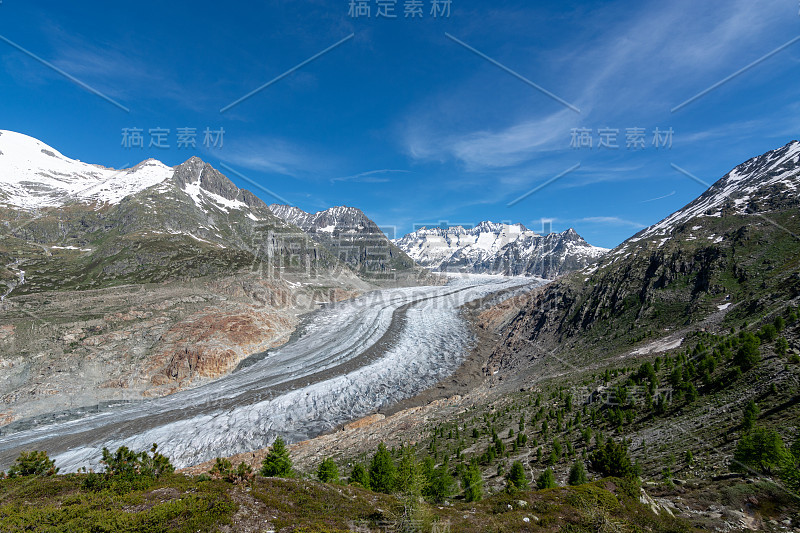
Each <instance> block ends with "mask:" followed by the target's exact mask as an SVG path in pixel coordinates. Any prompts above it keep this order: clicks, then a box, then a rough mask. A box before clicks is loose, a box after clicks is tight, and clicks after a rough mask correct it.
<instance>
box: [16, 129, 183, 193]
mask: <svg viewBox="0 0 800 533" xmlns="http://www.w3.org/2000/svg"><path fill="white" fill-rule="evenodd" d="M172 174H173V169H172V168H171V167H168V166H166V165H164V164H163V163H161V162H159V161H156V160H155V159H148V160H146V161H143V162H141V163H139V164H138V165H136V166H135V167H132V168H129V169H122V170H116V169H113V168H106V167H103V166H100V165H90V164H88V163H83V162H82V161H79V160H77V159H70V158H69V157H66V156H64V155H63V154H61V153H60V152H59V151H58V150H56V149H54V148H52V147H50V146H48V145H47V144H45V143H43V142H41V141H39V140H37V139H34V138H33V137H29V136H27V135H24V134H22V133H16V132H13V131H7V130H0V204H7V205H9V206H11V207H15V208H22V209H36V208H41V207H56V206H61V205H65V204H67V203H69V202H74V201H77V202H84V203H97V204H106V203H110V204H115V203H118V202H119V201H121V200H122V199H123V198H125V197H126V196H129V195H131V194H135V193H137V192H139V191H141V190H144V189H146V188H148V187H151V186H153V185H156V184H158V183H161V182H163V181H165V180H167V179H169V178H170V177H171V176H172Z"/></svg>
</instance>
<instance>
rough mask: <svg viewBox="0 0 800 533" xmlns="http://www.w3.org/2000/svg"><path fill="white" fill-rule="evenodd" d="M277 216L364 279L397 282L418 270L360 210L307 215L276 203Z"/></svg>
mask: <svg viewBox="0 0 800 533" xmlns="http://www.w3.org/2000/svg"><path fill="white" fill-rule="evenodd" d="M270 209H271V210H272V212H273V213H275V215H276V216H278V217H279V218H281V219H283V220H285V221H286V222H288V223H290V224H293V225H295V226H297V227H299V228H301V229H302V230H303V231H305V232H306V233H307V234H308V235H309V236H310V237H311V238H312V239H313V240H314V242H316V243H317V244H319V245H321V246H324V247H325V248H327V249H329V250H330V251H331V252H332V253H333V254H334V255H335V256H336V257H337V258H338V259H339V260H340V261H342V262H344V263H345V264H347V265H349V266H350V267H351V268H353V269H354V270H355V271H356V272H358V273H359V274H361V275H362V276H367V277H369V278H371V279H393V278H394V277H396V276H397V274H398V273H404V272H405V273H407V272H409V271H413V270H414V266H415V264H414V261H413V260H412V259H411V258H409V257H408V256H407V255H406V254H405V253H404V252H403V251H402V250H401V249H399V248H398V247H397V246H395V244H394V243H392V242H391V241H390V240H389V238H388V237H387V236H386V234H385V233H384V232H383V231H382V230H381V229H380V228H379V227H378V225H377V224H375V222H373V221H372V220H370V219H369V218H368V217H367V216H366V215H365V214H364V213H363V212H362V211H361V210H360V209H356V208H354V207H332V208H330V209H326V210H324V211H319V212H317V213H306V212H305V211H303V210H302V209H299V208H297V207H293V206H288V205H278V204H273V205H271V206H270Z"/></svg>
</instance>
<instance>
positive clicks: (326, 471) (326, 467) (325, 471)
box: [317, 457, 339, 483]
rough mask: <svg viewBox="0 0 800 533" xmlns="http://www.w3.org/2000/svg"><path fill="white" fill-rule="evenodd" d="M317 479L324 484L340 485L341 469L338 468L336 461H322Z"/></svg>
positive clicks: (329, 459)
mask: <svg viewBox="0 0 800 533" xmlns="http://www.w3.org/2000/svg"><path fill="white" fill-rule="evenodd" d="M317 479H319V480H320V481H322V482H323V483H338V482H339V467H338V466H336V461H334V460H333V459H332V458H330V457H328V458H326V459H325V460H324V461H322V462H321V463H320V465H319V468H318V469H317Z"/></svg>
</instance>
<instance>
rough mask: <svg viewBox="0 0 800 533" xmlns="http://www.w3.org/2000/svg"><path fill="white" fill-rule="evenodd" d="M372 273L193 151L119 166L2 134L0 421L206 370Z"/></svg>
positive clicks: (174, 382)
mask: <svg viewBox="0 0 800 533" xmlns="http://www.w3.org/2000/svg"><path fill="white" fill-rule="evenodd" d="M368 287H369V285H368V284H367V283H365V282H363V281H362V280H360V279H359V278H358V277H357V276H356V275H355V273H354V272H353V271H352V270H351V269H350V268H349V267H348V266H347V265H345V264H343V263H342V262H340V261H338V260H337V259H336V257H335V256H334V255H333V254H332V253H331V252H330V251H329V250H328V249H327V248H325V247H324V246H321V245H320V244H318V243H317V242H315V241H314V240H313V239H311V238H310V237H309V236H308V235H307V234H306V233H304V232H303V231H302V230H300V229H299V228H297V227H296V226H294V225H292V224H289V223H287V222H285V221H284V220H282V219H281V218H278V217H276V216H275V215H274V214H273V213H272V212H271V211H270V209H269V208H268V207H267V205H266V204H265V203H264V202H262V201H261V200H259V199H258V198H257V197H256V196H254V195H253V194H252V193H250V192H248V191H246V190H242V189H239V188H237V187H236V186H235V185H234V184H233V183H232V182H231V181H230V180H228V179H227V178H226V177H225V176H223V175H222V174H221V173H219V172H218V171H217V170H215V169H214V168H213V167H211V166H210V165H208V164H207V163H204V162H203V161H202V160H200V159H198V158H191V159H189V160H188V161H186V162H184V163H183V164H181V165H178V166H176V167H174V168H173V167H167V166H166V165H164V164H162V163H160V162H158V161H155V160H148V161H144V162H142V163H140V164H139V165H137V166H135V167H133V168H131V169H123V170H115V169H108V168H104V167H100V166H97V165H89V164H86V163H82V162H80V161H76V160H73V159H70V158H68V157H66V156H64V155H62V154H60V153H59V152H58V151H57V150H55V149H54V148H51V147H49V146H47V145H45V144H44V143H42V142H40V141H37V140H36V139H32V138H31V137H28V136H25V135H22V134H19V133H14V132H9V131H2V132H0V368H3V373H2V375H1V376H0V398H2V400H0V403H2V405H3V406H4V407H3V410H2V411H0V423H3V422H8V421H12V420H14V419H17V418H20V417H22V416H29V415H34V414H38V413H43V412H52V411H58V410H62V409H69V408H77V407H81V406H87V405H95V404H97V403H98V402H103V401H112V400H114V401H115V400H119V399H137V398H142V397H146V396H152V395H161V394H167V393H169V392H173V391H175V390H177V389H179V388H185V387H190V386H193V385H195V384H198V383H201V382H203V381H206V380H208V379H213V378H214V377H218V376H220V375H223V374H225V373H227V372H230V371H231V370H233V369H234V368H235V367H236V365H237V364H238V363H239V362H240V361H241V360H242V359H243V358H245V357H247V356H248V355H251V354H253V353H255V352H258V351H262V350H264V349H266V348H268V347H271V346H274V345H276V344H280V343H282V342H285V340H287V339H288V335H289V334H290V333H291V331H293V329H294V328H295V327H296V326H297V324H298V322H299V319H298V318H297V316H298V313H301V312H305V311H308V310H311V309H314V308H315V307H316V305H317V304H318V303H319V302H325V301H333V300H339V299H343V298H348V297H351V296H353V295H355V294H358V293H360V292H361V291H363V290H365V289H366V288H368Z"/></svg>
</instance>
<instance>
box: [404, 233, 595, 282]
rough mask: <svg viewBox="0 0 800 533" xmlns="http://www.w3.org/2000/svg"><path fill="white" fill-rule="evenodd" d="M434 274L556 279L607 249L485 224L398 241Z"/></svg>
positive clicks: (569, 236) (574, 237)
mask: <svg viewBox="0 0 800 533" xmlns="http://www.w3.org/2000/svg"><path fill="white" fill-rule="evenodd" d="M394 242H395V243H396V244H397V245H398V247H400V249H402V250H403V251H405V252H406V253H407V254H408V255H409V256H410V257H411V258H413V259H414V260H415V261H416V262H417V263H418V264H420V265H422V266H425V267H427V268H430V269H432V270H434V271H448V272H454V271H455V272H473V273H489V274H506V275H514V276H520V275H526V276H538V277H542V278H555V277H557V276H559V275H561V274H563V273H565V272H571V271H573V270H577V269H580V268H583V267H584V266H586V265H588V264H591V263H594V262H595V261H596V260H597V258H599V257H600V256H601V255H602V254H603V253H605V252H606V251H607V250H606V249H604V248H598V247H596V246H591V245H589V244H588V243H587V242H586V241H584V240H583V238H581V236H580V235H578V234H577V233H576V232H575V230H573V229H571V228H570V229H568V230H567V231H564V232H562V233H551V234H548V235H539V234H537V233H535V232H533V231H530V230H528V229H527V228H525V226H523V225H522V224H498V223H494V222H488V221H486V222H481V223H480V224H478V225H477V226H475V227H473V228H464V227H463V226H451V227H447V228H439V227H433V228H421V229H418V230H416V231H414V232H413V233H409V234H408V235H406V236H405V237H403V238H401V239H397V240H395V241H394Z"/></svg>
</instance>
